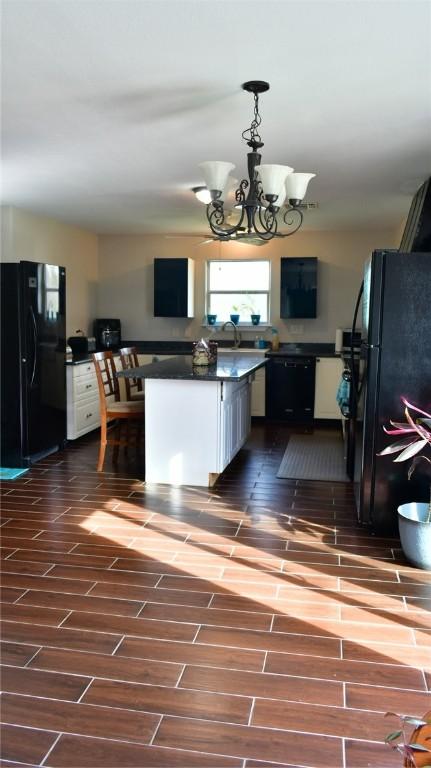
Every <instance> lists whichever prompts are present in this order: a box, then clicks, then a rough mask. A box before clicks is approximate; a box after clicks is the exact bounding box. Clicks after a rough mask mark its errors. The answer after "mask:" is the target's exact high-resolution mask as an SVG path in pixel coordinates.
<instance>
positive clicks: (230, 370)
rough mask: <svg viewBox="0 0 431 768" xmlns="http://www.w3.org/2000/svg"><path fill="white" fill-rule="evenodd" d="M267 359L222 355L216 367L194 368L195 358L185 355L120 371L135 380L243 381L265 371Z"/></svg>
mask: <svg viewBox="0 0 431 768" xmlns="http://www.w3.org/2000/svg"><path fill="white" fill-rule="evenodd" d="M266 362H267V360H265V358H264V357H263V356H262V355H260V356H258V355H253V354H252V353H250V355H245V354H241V355H235V353H233V354H229V355H223V354H219V355H218V359H217V362H216V363H215V364H214V365H199V366H193V365H192V357H191V355H181V356H178V357H173V358H171V359H170V360H161V361H160V362H158V363H148V365H141V366H140V367H139V368H130V369H129V370H126V371H118V372H117V375H118V376H124V377H126V378H130V379H132V378H133V379H134V378H140V379H179V380H182V381H241V379H245V378H246V376H249V375H250V374H251V373H253V371H256V370H257V369H258V368H262V366H264V365H265V363H266Z"/></svg>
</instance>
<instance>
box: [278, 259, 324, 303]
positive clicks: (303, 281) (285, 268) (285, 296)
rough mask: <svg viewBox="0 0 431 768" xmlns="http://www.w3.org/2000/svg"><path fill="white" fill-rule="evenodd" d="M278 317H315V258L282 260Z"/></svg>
mask: <svg viewBox="0 0 431 768" xmlns="http://www.w3.org/2000/svg"><path fill="white" fill-rule="evenodd" d="M280 317H285V318H295V317H317V258H316V257H315V256H307V257H305V258H302V259H301V258H296V257H295V258H282V259H281V278H280Z"/></svg>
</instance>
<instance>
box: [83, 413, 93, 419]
mask: <svg viewBox="0 0 431 768" xmlns="http://www.w3.org/2000/svg"><path fill="white" fill-rule="evenodd" d="M92 415H93V414H92V413H87V415H86V417H85V418H86V419H89V418H90V417H91V416H92Z"/></svg>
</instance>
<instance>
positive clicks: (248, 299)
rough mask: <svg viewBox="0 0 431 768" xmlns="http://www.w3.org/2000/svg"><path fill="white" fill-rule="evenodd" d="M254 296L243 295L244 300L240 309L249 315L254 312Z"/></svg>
mask: <svg viewBox="0 0 431 768" xmlns="http://www.w3.org/2000/svg"><path fill="white" fill-rule="evenodd" d="M255 301H256V300H255V297H254V296H250V294H248V293H247V294H246V296H245V297H244V301H243V303H242V304H241V307H240V309H242V310H243V311H244V312H248V313H249V314H250V315H255V314H256V303H255Z"/></svg>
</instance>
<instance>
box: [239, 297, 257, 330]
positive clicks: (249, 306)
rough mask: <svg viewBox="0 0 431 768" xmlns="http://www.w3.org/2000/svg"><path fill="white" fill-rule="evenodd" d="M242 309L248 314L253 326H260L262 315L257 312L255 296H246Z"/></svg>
mask: <svg viewBox="0 0 431 768" xmlns="http://www.w3.org/2000/svg"><path fill="white" fill-rule="evenodd" d="M241 309H242V310H244V312H248V313H249V315H250V320H251V323H252V325H259V323H260V315H259V314H258V313H257V312H256V304H255V303H254V298H253V296H248V295H247V296H246V297H245V300H244V302H243V303H242V304H241Z"/></svg>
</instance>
